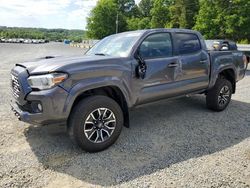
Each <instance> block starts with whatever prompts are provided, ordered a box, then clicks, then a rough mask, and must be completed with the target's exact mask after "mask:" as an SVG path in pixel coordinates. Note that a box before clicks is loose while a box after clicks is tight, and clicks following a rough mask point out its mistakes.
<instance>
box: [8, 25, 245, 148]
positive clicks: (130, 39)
mask: <svg viewBox="0 0 250 188" xmlns="http://www.w3.org/2000/svg"><path fill="white" fill-rule="evenodd" d="M215 47H217V48H216V50H213V49H211V50H208V48H207V46H206V44H205V41H204V39H203V37H202V35H201V34H200V33H199V32H197V31H192V30H186V29H151V30H140V31H131V32H124V33H120V34H115V35H111V36H108V37H106V38H104V39H102V40H101V41H99V42H98V43H97V44H96V45H95V46H94V47H92V48H91V49H90V50H89V51H88V52H87V53H86V54H84V55H82V56H80V57H76V56H73V57H54V56H47V57H44V58H41V59H39V60H36V61H30V62H24V63H17V64H16V65H15V67H14V68H13V69H12V70H11V87H12V92H13V96H14V97H13V100H12V102H11V105H12V110H13V111H14V114H15V115H16V116H17V117H18V119H19V120H21V121H24V122H28V123H31V124H51V123H64V124H65V123H66V124H67V129H68V132H69V135H70V137H71V138H72V139H73V140H74V141H75V142H76V143H77V144H78V145H79V146H80V147H81V148H82V149H84V150H86V151H88V152H97V151H101V150H104V149H106V148H107V147H109V146H110V145H112V144H113V143H114V142H115V141H116V140H117V138H118V136H119V134H120V132H121V130H122V127H123V126H126V127H128V126H129V111H130V109H131V108H134V107H137V106H139V105H143V104H146V103H150V102H154V101H157V100H161V99H166V98H172V97H179V96H185V95H189V94H205V95H206V104H207V107H208V108H209V109H211V110H214V111H222V110H224V109H225V108H226V107H227V106H228V104H229V102H230V100H231V96H232V94H234V93H235V90H236V83H237V82H238V81H239V80H241V79H242V78H243V77H244V75H245V71H246V68H247V64H248V61H247V58H246V57H245V56H244V54H243V52H240V51H238V50H237V46H236V45H232V44H231V43H230V42H226V43H225V44H220V45H218V44H217V46H216V45H215ZM219 47H220V49H219ZM166 108H167V107H166Z"/></svg>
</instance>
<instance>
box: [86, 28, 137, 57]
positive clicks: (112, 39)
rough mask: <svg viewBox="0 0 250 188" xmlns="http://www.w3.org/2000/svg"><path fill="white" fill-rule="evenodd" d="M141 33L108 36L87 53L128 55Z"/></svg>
mask: <svg viewBox="0 0 250 188" xmlns="http://www.w3.org/2000/svg"><path fill="white" fill-rule="evenodd" d="M141 35H142V32H131V33H122V34H117V35H111V36H108V37H106V38H104V39H102V40H101V41H100V42H98V43H97V44H96V45H95V46H94V47H93V48H91V49H90V50H89V51H88V52H87V53H86V55H104V56H114V57H128V55H129V53H130V52H131V50H132V47H133V46H134V44H135V43H136V41H137V40H138V39H139V38H140V36H141Z"/></svg>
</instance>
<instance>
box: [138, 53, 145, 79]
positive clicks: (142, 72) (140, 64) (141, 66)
mask: <svg viewBox="0 0 250 188" xmlns="http://www.w3.org/2000/svg"><path fill="white" fill-rule="evenodd" d="M135 59H136V60H137V62H138V66H137V67H136V74H137V77H139V78H141V79H144V78H145V76H146V70H147V65H146V63H145V61H144V59H143V58H142V57H141V55H140V53H139V51H137V53H136V54H135Z"/></svg>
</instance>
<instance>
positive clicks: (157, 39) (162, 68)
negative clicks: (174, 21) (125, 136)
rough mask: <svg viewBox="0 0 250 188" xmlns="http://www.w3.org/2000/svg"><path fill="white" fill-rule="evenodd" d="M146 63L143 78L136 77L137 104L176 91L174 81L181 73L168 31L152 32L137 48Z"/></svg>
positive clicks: (160, 97) (163, 96) (169, 94)
mask: <svg viewBox="0 0 250 188" xmlns="http://www.w3.org/2000/svg"><path fill="white" fill-rule="evenodd" d="M138 53H139V55H140V56H141V57H142V58H143V60H144V61H145V63H146V65H147V70H146V75H145V78H144V79H136V80H135V82H136V85H137V86H136V88H138V90H139V91H138V94H139V96H138V101H137V104H141V103H145V102H151V101H154V100H158V99H162V98H165V97H167V96H171V95H173V94H174V93H175V92H176V88H175V87H174V83H175V81H176V78H177V77H178V75H179V74H180V73H181V66H180V63H179V61H178V57H177V56H174V55H173V45H172V37H171V34H170V33H167V32H162V33H154V34H151V35H149V36H147V37H146V38H145V39H144V41H143V42H142V43H141V45H140V46H139V48H138Z"/></svg>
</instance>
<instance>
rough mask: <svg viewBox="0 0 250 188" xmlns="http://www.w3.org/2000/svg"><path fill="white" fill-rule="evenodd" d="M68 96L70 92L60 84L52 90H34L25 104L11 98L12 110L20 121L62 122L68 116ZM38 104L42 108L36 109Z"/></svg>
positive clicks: (33, 122) (41, 123) (34, 122)
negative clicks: (66, 105)
mask: <svg viewBox="0 0 250 188" xmlns="http://www.w3.org/2000/svg"><path fill="white" fill-rule="evenodd" d="M67 96H68V92H67V91H65V90H64V89H62V88H61V87H58V86H57V87H55V88H52V89H50V90H44V91H32V92H31V93H29V94H28V95H27V96H26V104H25V105H20V104H18V102H17V101H16V100H15V99H13V100H11V110H12V111H13V112H14V114H15V116H16V117H17V118H18V119H19V120H20V121H24V122H27V123H30V124H39V125H44V124H50V123H61V122H65V121H66V120H67V118H68V114H66V112H65V110H64V105H65V101H66V99H67ZM34 104H35V105H34ZM36 104H40V106H41V107H42V109H40V110H38V109H36V108H37V106H36Z"/></svg>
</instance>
